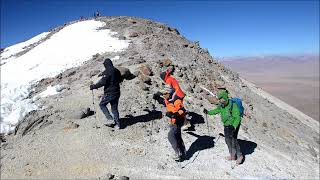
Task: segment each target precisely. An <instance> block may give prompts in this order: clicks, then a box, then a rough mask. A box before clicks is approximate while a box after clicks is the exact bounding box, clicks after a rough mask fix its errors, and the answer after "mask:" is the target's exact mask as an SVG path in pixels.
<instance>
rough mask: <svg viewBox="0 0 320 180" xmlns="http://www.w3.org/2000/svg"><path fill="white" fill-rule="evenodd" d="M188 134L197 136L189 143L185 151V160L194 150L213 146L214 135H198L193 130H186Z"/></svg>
mask: <svg viewBox="0 0 320 180" xmlns="http://www.w3.org/2000/svg"><path fill="white" fill-rule="evenodd" d="M187 133H188V134H190V135H192V136H195V137H197V139H196V140H195V141H194V142H193V143H192V144H191V146H190V147H189V149H188V151H187V152H186V158H185V159H186V160H189V159H190V158H191V157H192V156H193V155H194V154H195V153H196V152H198V151H201V150H205V149H209V148H212V147H214V139H215V137H211V136H207V135H204V136H200V135H198V134H195V133H193V132H187Z"/></svg>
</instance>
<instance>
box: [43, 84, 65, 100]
mask: <svg viewBox="0 0 320 180" xmlns="http://www.w3.org/2000/svg"><path fill="white" fill-rule="evenodd" d="M62 89H63V86H61V85H56V86H51V85H50V86H48V87H47V89H46V90H45V91H43V92H41V93H40V94H39V96H40V97H42V98H43V97H47V96H52V95H56V94H58V93H59V92H61V90H62Z"/></svg>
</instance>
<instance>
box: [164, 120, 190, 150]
mask: <svg viewBox="0 0 320 180" xmlns="http://www.w3.org/2000/svg"><path fill="white" fill-rule="evenodd" d="M168 140H169V142H170V144H171V146H172V148H173V150H174V152H175V153H176V154H178V155H180V156H181V155H185V150H186V148H185V146H184V142H183V140H182V137H181V126H180V125H176V124H170V130H169V133H168Z"/></svg>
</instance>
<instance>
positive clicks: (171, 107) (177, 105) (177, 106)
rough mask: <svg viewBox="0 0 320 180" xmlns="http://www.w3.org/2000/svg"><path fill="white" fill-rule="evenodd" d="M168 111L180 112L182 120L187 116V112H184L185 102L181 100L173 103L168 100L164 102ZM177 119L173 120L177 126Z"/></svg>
mask: <svg viewBox="0 0 320 180" xmlns="http://www.w3.org/2000/svg"><path fill="white" fill-rule="evenodd" d="M164 102H165V104H166V107H167V111H168V112H172V113H176V112H178V113H179V115H180V116H181V118H183V116H184V115H185V112H184V110H183V102H182V100H180V99H177V100H175V101H174V102H173V103H171V102H169V101H168V100H167V99H165V100H164ZM176 122H177V119H176V118H171V123H173V124H176Z"/></svg>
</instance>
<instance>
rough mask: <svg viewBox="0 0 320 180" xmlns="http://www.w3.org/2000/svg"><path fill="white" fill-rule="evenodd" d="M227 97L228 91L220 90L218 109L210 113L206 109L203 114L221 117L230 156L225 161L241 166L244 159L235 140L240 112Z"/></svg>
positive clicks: (235, 104) (239, 121)
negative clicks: (234, 161) (234, 162)
mask: <svg viewBox="0 0 320 180" xmlns="http://www.w3.org/2000/svg"><path fill="white" fill-rule="evenodd" d="M228 96H229V93H228V90H226V89H223V90H220V91H219V93H218V99H219V104H218V107H217V108H216V109H213V110H210V111H208V110H207V109H203V113H205V114H209V115H216V114H220V115H221V121H222V123H223V125H224V136H225V141H226V144H227V146H228V149H229V154H230V156H228V157H227V158H226V159H227V160H229V161H231V160H237V162H236V163H237V164H241V163H242V161H243V158H244V157H243V155H242V153H241V150H240V146H239V143H238V140H237V137H238V132H239V127H240V123H241V116H240V110H239V107H238V105H237V103H232V102H231V100H230V99H229V98H228ZM231 106H232V107H231Z"/></svg>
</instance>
